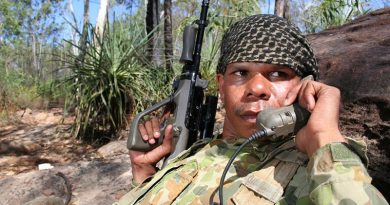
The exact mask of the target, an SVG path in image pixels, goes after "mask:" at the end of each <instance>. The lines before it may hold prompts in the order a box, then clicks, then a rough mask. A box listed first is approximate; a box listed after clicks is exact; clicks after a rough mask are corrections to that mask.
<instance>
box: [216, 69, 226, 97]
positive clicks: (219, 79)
mask: <svg viewBox="0 0 390 205" xmlns="http://www.w3.org/2000/svg"><path fill="white" fill-rule="evenodd" d="M216 78H217V83H218V91H219V97H220V98H221V100H222V101H223V99H224V97H225V93H224V91H223V84H224V79H223V74H217V77H216Z"/></svg>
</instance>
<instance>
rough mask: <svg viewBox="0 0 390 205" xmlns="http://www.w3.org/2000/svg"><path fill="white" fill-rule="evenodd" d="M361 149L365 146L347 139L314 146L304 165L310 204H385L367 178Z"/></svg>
mask: <svg viewBox="0 0 390 205" xmlns="http://www.w3.org/2000/svg"><path fill="white" fill-rule="evenodd" d="M352 150H353V151H352ZM365 151H366V146H361V145H360V146H359V143H357V142H352V141H350V140H349V142H348V143H332V144H328V145H326V146H324V147H321V148H320V149H318V150H317V151H316V153H315V154H314V155H313V156H312V158H311V159H310V162H309V164H308V167H307V171H308V177H309V181H310V193H309V197H310V199H311V201H312V202H313V203H314V204H388V203H387V202H386V200H385V199H384V197H383V195H382V194H381V193H380V192H379V191H378V190H377V189H376V188H375V187H374V186H372V185H371V177H370V176H369V175H368V173H367V170H366V167H365V165H364V164H363V163H362V161H363V162H367V158H366V157H365ZM359 156H360V157H359Z"/></svg>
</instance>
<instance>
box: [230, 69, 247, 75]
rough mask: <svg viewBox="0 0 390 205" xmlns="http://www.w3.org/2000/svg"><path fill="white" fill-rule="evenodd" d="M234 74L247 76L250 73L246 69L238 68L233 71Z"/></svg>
mask: <svg viewBox="0 0 390 205" xmlns="http://www.w3.org/2000/svg"><path fill="white" fill-rule="evenodd" d="M233 75H235V76H239V77H245V76H247V75H248V71H245V70H237V71H235V72H233Z"/></svg>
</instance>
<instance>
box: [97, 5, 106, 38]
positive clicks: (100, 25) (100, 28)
mask: <svg viewBox="0 0 390 205" xmlns="http://www.w3.org/2000/svg"><path fill="white" fill-rule="evenodd" d="M108 7H109V2H108V0H100V5H99V13H98V16H97V18H96V26H95V32H96V35H97V38H98V40H99V41H100V42H101V41H102V40H103V34H104V28H105V25H106V21H107V13H108ZM95 40H96V39H95Z"/></svg>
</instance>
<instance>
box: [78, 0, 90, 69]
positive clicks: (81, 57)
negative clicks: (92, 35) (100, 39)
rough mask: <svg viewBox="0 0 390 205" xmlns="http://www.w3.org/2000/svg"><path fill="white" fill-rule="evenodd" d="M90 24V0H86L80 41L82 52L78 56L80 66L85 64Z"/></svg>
mask: <svg viewBox="0 0 390 205" xmlns="http://www.w3.org/2000/svg"><path fill="white" fill-rule="evenodd" d="M88 24H89V0H84V17H83V31H82V33H81V38H80V41H79V47H80V53H79V56H78V59H77V60H78V63H80V66H82V65H83V64H84V58H85V49H86V48H87V38H88Z"/></svg>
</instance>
